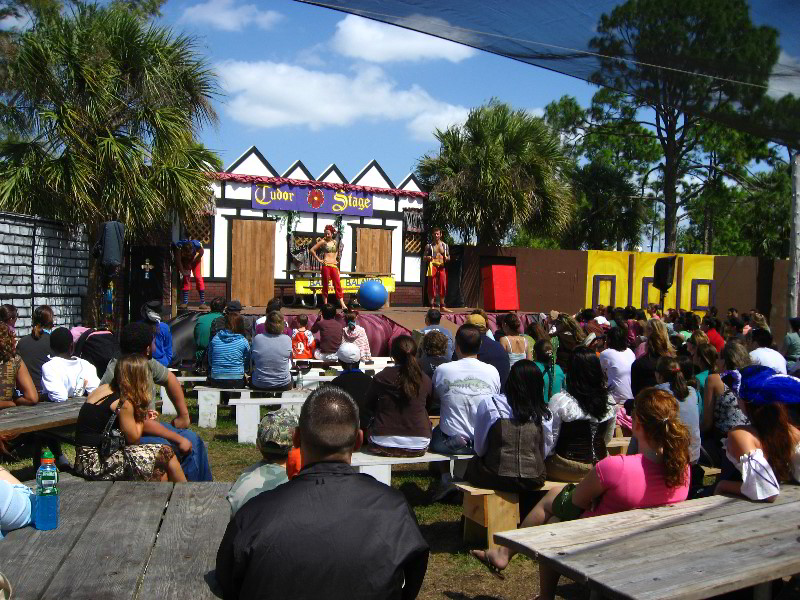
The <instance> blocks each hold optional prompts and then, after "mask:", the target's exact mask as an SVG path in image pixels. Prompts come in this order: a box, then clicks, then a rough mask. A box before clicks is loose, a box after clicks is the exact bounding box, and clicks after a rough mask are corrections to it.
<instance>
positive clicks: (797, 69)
mask: <svg viewBox="0 0 800 600" xmlns="http://www.w3.org/2000/svg"><path fill="white" fill-rule="evenodd" d="M786 94H794V96H795V97H796V98H800V58H797V57H796V56H792V55H791V54H787V53H786V52H784V51H783V50H781V53H780V54H779V55H778V62H776V63H775V66H774V67H772V74H771V75H770V78H769V86H768V87H767V95H769V96H771V97H772V98H775V99H776V100H777V99H778V98H781V97H783V96H785V95H786Z"/></svg>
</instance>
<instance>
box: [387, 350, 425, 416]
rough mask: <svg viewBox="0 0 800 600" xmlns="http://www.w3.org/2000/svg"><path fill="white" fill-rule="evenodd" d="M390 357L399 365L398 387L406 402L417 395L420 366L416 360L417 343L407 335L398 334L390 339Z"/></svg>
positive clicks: (420, 377)
mask: <svg viewBox="0 0 800 600" xmlns="http://www.w3.org/2000/svg"><path fill="white" fill-rule="evenodd" d="M392 358H393V359H394V362H395V364H396V365H397V366H399V367H400V387H401V388H402V390H403V396H404V398H405V400H406V402H408V401H410V400H411V399H412V398H416V397H417V396H418V395H419V388H420V386H421V385H422V368H421V367H420V366H419V361H418V360H417V344H416V343H415V342H414V338H412V337H411V336H409V335H399V336H397V337H396V338H395V339H394V340H393V341H392Z"/></svg>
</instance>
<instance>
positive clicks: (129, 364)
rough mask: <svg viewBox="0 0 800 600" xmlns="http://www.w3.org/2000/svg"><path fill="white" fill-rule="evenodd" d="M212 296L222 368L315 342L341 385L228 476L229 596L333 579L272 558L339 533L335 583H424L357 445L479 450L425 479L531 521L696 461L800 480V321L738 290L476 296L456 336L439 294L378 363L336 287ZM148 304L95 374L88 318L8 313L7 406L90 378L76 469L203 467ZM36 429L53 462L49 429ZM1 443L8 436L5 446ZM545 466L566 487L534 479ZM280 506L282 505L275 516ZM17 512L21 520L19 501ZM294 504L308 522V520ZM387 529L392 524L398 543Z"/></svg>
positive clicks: (484, 555)
mask: <svg viewBox="0 0 800 600" xmlns="http://www.w3.org/2000/svg"><path fill="white" fill-rule="evenodd" d="M211 308H212V311H211V313H209V314H207V315H203V316H201V317H199V318H198V319H197V322H196V325H195V331H194V339H195V345H196V348H197V354H196V359H197V362H198V364H203V365H207V369H208V371H207V372H208V383H209V384H210V385H214V386H218V387H220V388H226V389H241V388H244V387H246V386H249V387H251V388H253V389H256V390H265V391H283V390H289V389H291V388H292V387H293V386H294V381H293V378H292V375H291V369H292V368H293V364H294V361H300V360H309V359H311V358H312V357H313V358H316V359H319V360H323V361H328V362H331V363H334V362H335V363H338V365H339V367H340V372H339V374H338V375H337V376H336V377H335V379H333V381H332V382H331V383H330V384H329V385H322V386H320V387H319V388H317V389H316V390H315V391H313V392H311V394H310V395H309V396H308V399H307V400H306V402H305V403H304V404H303V406H302V409H301V411H300V414H299V418H298V416H297V414H296V413H295V412H294V411H293V410H290V409H280V410H277V411H272V412H269V413H268V414H267V416H266V417H264V419H262V421H261V423H260V425H259V429H258V433H257V445H258V448H259V450H260V451H261V453H262V456H263V461H262V462H259V463H257V464H256V465H253V466H252V467H250V468H248V469H247V470H246V471H245V472H244V473H243V474H242V475H241V476H240V477H239V479H238V480H237V482H236V483H235V484H234V485H233V487H232V488H231V490H230V492H229V494H228V500H229V501H230V504H231V514H232V520H231V522H230V524H229V525H228V529H227V531H226V533H225V536H224V538H223V540H222V543H221V544H220V547H219V552H218V555H217V569H216V576H217V579H218V581H219V582H220V584H221V586H222V588H223V592H224V597H226V598H228V597H230V598H236V597H249V596H250V595H252V593H253V592H254V590H256V589H258V590H259V593H260V594H262V595H263V594H264V593H265V592H264V590H269V592H270V593H269V594H268V595H275V596H278V595H280V596H285V597H293V596H296V595H299V596H302V595H304V594H305V591H307V590H313V589H319V588H314V587H313V586H323V585H325V586H330V585H331V580H330V577H331V576H333V575H334V574H332V573H328V572H325V571H319V572H317V571H316V570H313V569H312V570H309V571H308V573H307V574H305V575H304V577H302V578H298V577H296V576H293V575H292V573H293V571H291V570H286V569H282V568H281V566H282V565H284V564H286V563H287V562H289V563H297V564H314V561H315V560H316V558H315V557H317V555H319V556H322V555H323V554H324V553H325V552H331V551H335V552H336V553H339V554H341V555H344V556H347V557H349V559H348V560H347V561H342V562H341V569H342V570H341V572H337V573H335V581H336V587H337V589H348V590H349V593H350V594H351V595H353V594H354V595H356V596H364V597H378V596H385V597H404V598H406V597H407V598H413V597H415V596H416V594H417V592H418V591H419V586H420V585H421V582H422V577H423V576H424V572H425V567H426V564H427V560H428V547H427V544H426V543H425V541H424V539H423V538H422V535H421V533H420V530H419V527H418V526H417V524H416V522H415V520H414V518H413V514H412V513H411V511H410V510H409V507H408V505H407V503H406V501H405V499H404V497H403V496H402V494H400V493H399V492H397V491H395V490H392V489H391V488H388V487H386V486H382V485H380V484H377V483H376V482H374V481H373V480H371V479H370V478H368V477H354V474H355V472H354V470H353V469H351V468H350V467H349V466H348V465H349V462H350V460H351V456H352V453H353V452H355V451H358V450H360V449H362V448H363V449H364V451H366V452H370V453H373V454H377V455H381V456H388V457H420V456H423V455H424V454H425V453H426V452H429V451H430V452H437V453H441V454H447V455H456V454H459V455H469V456H470V457H471V458H469V460H464V461H456V472H455V473H454V474H453V475H451V474H450V473H445V474H443V475H442V483H441V485H440V487H439V489H438V493H437V494H436V496H435V498H442V497H444V496H446V495H448V494H450V493H453V492H455V490H456V488H455V486H454V485H453V483H454V480H455V479H465V480H466V481H468V482H469V483H471V484H472V485H474V486H478V487H484V488H491V489H496V490H503V491H508V492H515V493H518V494H520V504H521V506H522V507H523V509H524V514H525V517H524V519H523V522H522V525H521V526H522V527H531V526H537V525H541V524H544V523H549V522H555V521H557V520H560V521H564V520H571V519H577V518H588V517H592V516H597V515H603V514H610V513H615V512H620V511H625V510H630V509H635V508H643V507H651V506H659V505H665V504H671V503H675V502H681V501H683V500H686V499H687V498H691V497H696V496H698V495H701V494H703V493H707V492H709V493H710V492H713V491H714V490H708V489H706V488H704V486H703V471H702V469H700V468H699V463H700V462H703V461H704V462H705V464H713V465H716V466H719V467H721V469H722V477H721V481H720V483H719V484H718V485H717V486H716V491H717V492H718V493H730V494H737V495H741V496H743V497H746V498H748V499H750V500H753V501H773V500H775V498H776V497H777V496H778V494H779V493H780V486H781V484H784V483H787V482H790V481H792V480H794V481H800V430H798V428H797V427H796V425H795V424H796V423H797V420H796V419H797V408H798V402H800V379H797V378H795V377H791V376H787V373H794V372H800V319H792V320H791V323H790V325H791V327H790V329H791V330H790V332H789V333H788V334H787V335H786V338H785V340H784V342H783V346H782V349H781V350H780V351H779V350H778V349H777V348H776V347H775V346H774V344H773V338H772V333H771V331H770V329H769V325H768V324H767V322H766V320H765V319H764V317H763V315H760V314H759V313H757V312H751V313H750V314H745V315H742V316H740V315H739V313H738V311H736V310H735V309H730V310H729V312H728V317H727V319H726V320H725V321H724V323H723V322H722V321H721V320H720V319H718V318H717V317H716V311H715V310H712V311H710V312H709V314H707V315H706V316H704V317H703V318H702V319H700V318H699V317H698V316H697V315H695V314H693V313H691V312H686V311H675V310H670V311H668V312H667V313H666V314H664V315H662V314H661V313H660V311H659V310H658V308H657V307H655V306H650V307H649V308H648V311H647V313H648V314H647V315H646V313H645V311H643V310H636V309H634V308H632V307H627V308H624V309H623V308H613V307H598V308H597V309H586V310H584V311H581V312H579V313H578V314H576V315H568V314H564V313H558V312H556V311H552V312H551V313H549V314H544V313H541V314H533V315H528V316H526V318H525V321H523V320H522V319H521V318H520V316H518V315H516V314H513V313H509V314H505V315H501V316H498V317H496V318H495V316H489V315H487V314H486V313H485V312H483V311H481V310H475V311H473V312H472V314H469V315H464V316H461V315H455V317H454V318H455V319H461V320H462V322H461V323H460V325H459V326H458V327H457V331H456V333H455V336H453V335H452V333H451V328H450V327H445V326H443V325H442V323H441V313H440V312H439V311H438V310H435V309H431V310H430V311H428V313H427V314H426V316H425V327H424V328H423V329H422V330H421V331H419V332H414V336H413V337H412V336H410V335H396V336H395V337H394V338H393V339H392V340H391V341H390V344H389V350H390V355H391V358H392V360H393V363H392V364H390V365H389V366H387V367H386V368H384V369H382V370H378V372H377V373H376V374H374V375H371V374H368V373H365V372H363V371H362V370H361V368H360V367H361V363H362V361H369V360H370V359H371V358H372V351H371V348H370V340H369V338H368V336H367V332H366V330H365V329H364V327H363V326H362V325H359V324H358V319H359V315H358V313H357V312H355V311H354V310H350V309H348V310H346V311H344V313H343V314H342V315H341V316H340V315H339V313H337V310H336V308H335V307H334V306H332V305H329V304H326V305H325V306H323V307H322V310H321V311H320V313H319V314H318V315H316V317H315V318H313V322H312V319H311V318H310V316H309V315H298V316H296V317H293V319H292V324H293V327H290V326H289V323H288V322H287V320H286V318H285V317H284V315H283V313H282V312H281V304H280V301H279V300H277V299H276V300H273V301H272V302H270V304H269V306H268V307H267V311H266V312H265V314H264V316H263V317H262V318H261V319H259V320H257V321H256V322H255V323H252V322H248V321H246V319H245V318H244V316H243V315H242V314H241V312H242V307H241V304H240V303H239V302H236V301H231V302H228V303H227V305H225V304H224V302H223V301H222V299H215V300H213V301H212V302H211ZM6 312H7V311H6ZM157 312H158V307H156V306H148V307H147V308H146V309H145V311H144V312H143V316H144V322H142V323H132V324H129V325H128V326H126V327H125V328H124V330H123V332H122V334H121V336H120V348H119V353H118V355H116V356H113V357H110V358H109V360H108V361H107V362H106V363H105V368H104V369H103V370H102V372H101V371H100V370H98V369H97V367H96V365H95V364H93V363H92V362H89V361H88V360H85V359H83V358H80V357H79V356H76V352H75V350H76V344H77V343H78V338H81V340H82V341H84V342H85V341H86V338H84V337H83V335H84V334H83V332H80V333H78V335H77V336H76V332H74V331H70V330H68V329H66V328H58V329H53V314H52V311H51V310H49V308H48V307H39V308H37V310H36V313H35V314H34V328H33V332H32V333H31V334H30V335H28V336H25V337H23V338H22V339H20V340H19V342H18V343H17V342H16V341H15V335H14V331H13V327H12V326H10V325H2V324H0V359H1V360H2V365H3V369H4V370H3V374H4V377H3V380H2V385H3V387H2V394H3V395H2V398H0V408H4V407H9V406H16V405H30V404H35V403H37V402H40V401H52V402H61V401H64V400H66V399H67V398H68V397H71V396H76V395H77V396H83V395H88V396H87V398H86V402H85V404H84V405H83V407H82V408H81V411H80V415H79V417H78V423H77V435H76V443H77V448H76V459H75V465H74V470H75V472H76V473H77V474H79V475H82V476H84V477H86V478H89V479H135V480H144V481H161V480H168V481H175V482H178V481H186V480H195V481H197V480H210V478H211V473H210V468H209V466H208V460H207V455H206V452H205V448H204V447H203V442H202V440H200V438H199V437H198V436H196V435H195V434H193V433H192V432H191V431H188V430H187V427H188V425H189V419H188V411H187V408H186V402H185V398H184V397H183V392H182V390H181V386H180V383H179V382H178V381H177V380H176V378H175V377H174V375H173V374H172V373H170V372H169V371H168V369H167V368H166V367H165V366H164V364H163V362H162V361H161V360H159V358H163V356H164V355H165V352H166V348H167V346H169V352H170V353H171V342H170V343H169V344H167V342H166V341H165V339H164V338H165V337H166V334H164V333H163V331H162V328H161V327H160V325H161V324H162V323H160V322H157V320H156V315H154V314H151V313H157ZM3 314H5V313H3ZM492 323H494V324H493V325H492ZM492 326H493V327H494V331H492ZM452 329H455V327H453V328H452ZM90 338H91V334H90V335H89V339H90ZM159 339H161V340H162V341H161V342H159ZM415 340H416V341H415ZM158 348H161V351H160V352H157V349H158ZM158 385H160V386H164V387H166V389H167V394H168V395H169V397H170V399H171V400H172V401H173V403H174V404H175V406H176V408H177V411H178V417H176V418H175V419H174V420H173V422H172V424H171V425H170V424H165V423H161V422H160V421H159V420H158V419H157V418H156V417H157V416H158V415H157V413H156V412H155V411H154V408H155V406H154V402H153V390H154V386H158ZM437 413H438V415H439V421H438V424H437V425H436V426H435V427H432V426H431V420H430V416H431V415H434V414H437ZM110 420H111V421H114V422H115V423H116V425H115V428H116V429H117V431H118V432H119V434H120V435H119V438H120V440H119V442H118V445H117V446H113V445H112V447H111V449H110V450H109V448H108V444H106V443H104V440H103V431H104V428H106V424H107V423H109V422H110ZM618 430H621V431H622V433H624V434H626V435H628V436H630V437H631V442H630V445H629V448H628V453H627V455H614V456H611V455H609V452H608V450H607V447H608V444H609V442H610V441H611V439H612V437H613V436H614V434H615V431H618ZM20 437H21V438H22V437H23V436H20ZM46 441H47V442H48V443H50V444H51V448H53V449H54V452H56V454H55V455H56V456H59V457H60V461H61V462H62V463H63V460H64V459H65V457H63V454H62V452H61V450H60V447H58V442H57V441H55V440H46ZM11 443H12V444H15V443H18V441H17V440H13V441H12V442H11ZM7 444H8V441H7V440H2V439H0V449H5V446H6V445H7ZM12 479H13V478H10V475H4V474H3V473H2V472H0V497H2V496H3V495H4V494H6V495H8V494H12V493H17V494H23V495H24V492H23V491H22V490H20V489H19V486H18V485H16V484H17V483H18V482H15V481H12ZM545 481H550V482H553V481H555V482H562V483H563V485H558V486H555V487H551V488H550V489H549V491H548V492H547V493H543V492H542V491H541V488H542V487H543V485H544V484H545ZM322 483H325V484H326V485H321V484H322ZM14 490H16V492H15V491H14ZM23 504H24V503H23ZM9 505H10V504H9ZM284 509H286V510H290V511H291V513H292V515H293V516H292V519H289V520H282V519H264V518H263V516H264V515H267V514H271V513H274V512H275V511H281V510H284ZM387 515H390V516H391V518H387ZM9 518H11V517H9ZM13 518H14V519H16V521H15V522H19V521H20V519H21V517H20V515H19V511H18V510H17V511H16V512H15V514H14V515H13ZM23 520H24V519H23ZM299 522H303V523H305V524H306V525H307V527H305V528H304V529H302V530H298V529H297V527H296V526H295V525H296V523H299ZM4 523H5V522H4ZM3 527H4V528H5V527H6V525H5V524H4V525H3ZM321 537H323V538H324V542H323V541H321ZM385 539H391V540H393V546H392V552H386V548H385V546H384V542H383V541H382V540H385ZM473 554H474V556H476V557H477V558H478V559H479V560H481V561H482V562H483V563H484V564H486V565H487V567H489V569H490V570H492V571H493V572H494V573H495V574H498V575H499V574H500V572H501V571H502V570H503V569H504V568H505V567H506V566H507V565H508V563H509V561H510V560H511V558H512V556H513V554H514V553H513V551H511V550H510V549H508V548H503V547H501V548H499V549H496V550H491V551H485V552H484V551H475V552H474V553H473ZM360 557H363V558H364V560H365V561H366V560H367V559H369V561H370V564H371V565H373V566H372V567H371V569H373V571H372V573H371V577H369V578H364V577H362V576H361V575H360V573H359V567H358V565H359V564H360ZM348 569H350V570H348ZM539 573H540V592H541V596H540V597H541V598H545V599H546V598H553V597H554V594H555V588H556V584H557V582H558V575H557V574H556V573H555V572H554V571H551V570H550V569H548V568H547V567H546V566H543V565H540V570H539Z"/></svg>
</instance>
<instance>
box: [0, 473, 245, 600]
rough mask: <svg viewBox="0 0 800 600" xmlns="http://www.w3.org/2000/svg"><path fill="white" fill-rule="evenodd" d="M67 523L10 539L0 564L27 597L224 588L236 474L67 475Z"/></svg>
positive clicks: (186, 594)
mask: <svg viewBox="0 0 800 600" xmlns="http://www.w3.org/2000/svg"><path fill="white" fill-rule="evenodd" d="M60 488H61V524H60V526H59V528H58V529H55V530H53V531H37V530H35V529H34V528H33V527H25V528H23V529H18V530H16V531H12V532H10V533H9V534H8V535H7V536H6V539H5V540H3V541H2V542H1V543H2V550H3V559H2V565H0V569H1V570H2V572H3V574H4V575H5V576H6V577H7V578H8V579H9V581H10V582H11V585H12V586H13V589H14V591H13V597H14V598H20V599H24V600H36V599H42V600H44V599H56V598H58V599H62V600H67V599H70V598H76V599H77V598H80V599H84V598H104V599H106V600H113V599H118V598H119V599H123V598H125V599H137V598H141V599H143V600H144V599H145V598H147V599H149V598H159V599H173V598H174V599H178V598H180V599H183V598H192V599H194V600H201V599H205V598H217V597H220V596H221V593H220V592H219V590H218V589H217V586H216V581H215V579H214V576H213V569H214V564H215V559H216V553H217V547H218V546H219V542H220V540H221V539H222V535H223V533H224V532H225V527H226V526H227V524H228V521H229V519H230V512H231V509H230V505H229V504H228V502H227V500H225V494H226V493H227V492H228V489H229V488H230V483H213V482H209V483H182V484H172V483H143V482H132V481H118V482H109V481H91V482H88V481H82V480H80V479H78V478H75V477H69V476H65V477H63V478H62V481H61V482H60Z"/></svg>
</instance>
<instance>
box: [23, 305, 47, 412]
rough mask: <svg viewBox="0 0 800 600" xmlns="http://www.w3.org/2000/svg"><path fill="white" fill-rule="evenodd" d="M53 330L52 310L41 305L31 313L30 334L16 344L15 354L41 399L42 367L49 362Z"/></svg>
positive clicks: (43, 395) (42, 396)
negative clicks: (28, 374)
mask: <svg viewBox="0 0 800 600" xmlns="http://www.w3.org/2000/svg"><path fill="white" fill-rule="evenodd" d="M52 329H53V309H52V308H50V307H49V306H47V305H46V304H43V305H42V306H37V307H36V308H35V309H34V311H33V328H32V330H31V333H30V334H28V335H26V336H24V337H22V338H20V340H19V342H17V354H19V355H20V357H21V358H22V362H24V363H25V366H26V367H27V369H28V373H30V376H31V379H32V380H33V385H34V386H35V387H36V391H37V392H38V393H39V394H40V397H41V398H44V397H45V394H43V393H42V365H43V364H44V363H46V362H47V361H48V360H50V331H51V330H52Z"/></svg>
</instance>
